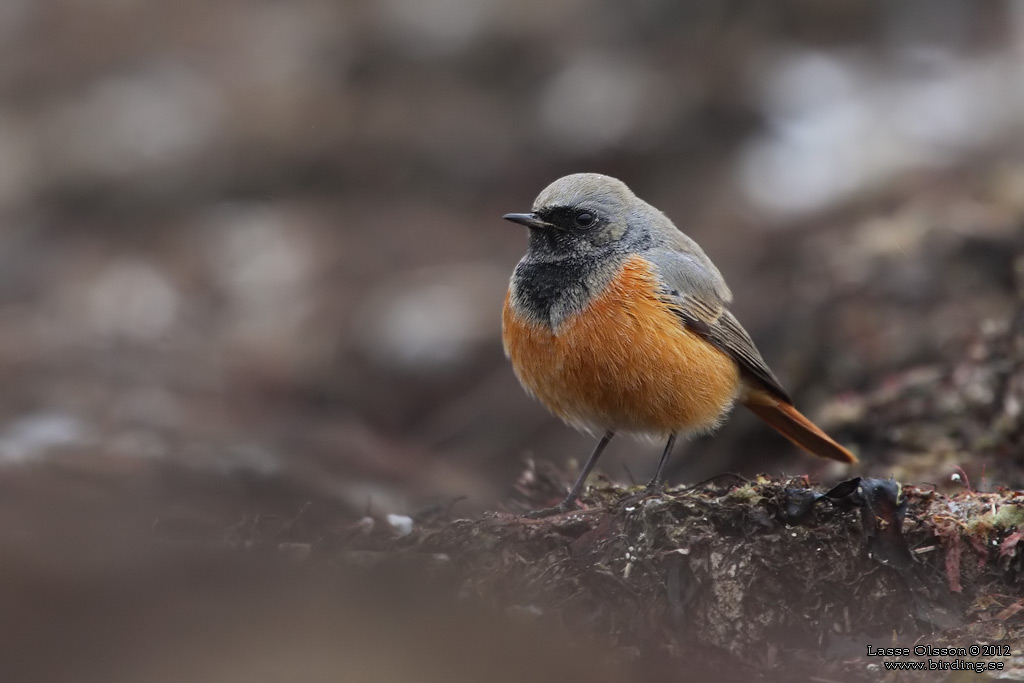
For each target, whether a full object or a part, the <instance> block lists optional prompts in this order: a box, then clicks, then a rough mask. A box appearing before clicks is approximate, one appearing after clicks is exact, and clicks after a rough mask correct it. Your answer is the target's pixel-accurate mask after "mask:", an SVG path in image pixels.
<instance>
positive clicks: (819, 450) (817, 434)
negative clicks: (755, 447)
mask: <svg viewBox="0 0 1024 683" xmlns="http://www.w3.org/2000/svg"><path fill="white" fill-rule="evenodd" d="M743 404H744V405H745V406H746V407H747V408H749V409H750V411H751V412H753V413H754V414H755V415H757V416H758V417H759V418H761V419H762V420H764V421H765V422H767V423H768V424H769V425H770V426H771V427H772V428H774V429H775V430H776V431H777V432H779V433H780V434H782V435H783V436H784V437H786V438H787V439H789V440H790V441H792V442H793V443H795V444H796V445H797V446H799V447H800V448H803V449H804V450H805V451H807V452H808V453H810V454H812V455H816V456H818V457H819V458H829V459H830V460H838V461H839V462H845V463H853V462H857V458H856V456H854V454H853V453H851V452H850V451H848V450H846V449H845V448H843V447H842V446H840V445H839V444H838V443H836V442H835V441H833V440H832V438H831V437H829V435H828V434H826V433H825V432H823V431H821V429H819V428H818V426H817V425H815V424H814V423H813V422H811V421H810V420H808V419H807V418H806V417H804V415H803V414H802V413H801V412H800V411H799V410H797V409H796V408H794V407H793V406H792V405H790V404H789V403H786V402H785V401H780V400H779V399H776V398H774V397H772V396H769V395H767V394H763V393H760V392H758V393H757V394H754V395H752V396H750V397H748V398H747V400H745V401H744V402H743Z"/></svg>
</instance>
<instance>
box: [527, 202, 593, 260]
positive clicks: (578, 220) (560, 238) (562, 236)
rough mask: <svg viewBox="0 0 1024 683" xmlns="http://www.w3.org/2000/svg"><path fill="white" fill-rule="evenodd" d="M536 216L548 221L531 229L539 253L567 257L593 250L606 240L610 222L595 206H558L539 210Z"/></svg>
mask: <svg viewBox="0 0 1024 683" xmlns="http://www.w3.org/2000/svg"><path fill="white" fill-rule="evenodd" d="M536 216H537V218H539V219H541V220H542V221H544V223H545V225H544V226H543V227H531V228H530V246H531V248H532V249H533V250H535V251H536V252H541V253H545V252H546V253H549V254H553V255H555V256H557V257H559V258H564V257H569V256H576V255H581V254H583V253H593V251H594V249H595V248H596V247H598V245H599V244H602V243H604V242H606V239H605V237H604V236H603V235H602V233H603V232H604V231H603V230H602V228H603V227H604V226H606V221H605V220H604V219H603V218H602V216H601V214H599V213H598V212H597V211H595V210H593V209H588V208H585V207H568V206H555V207H551V208H545V209H541V210H539V211H537V212H536ZM602 246H603V244H602Z"/></svg>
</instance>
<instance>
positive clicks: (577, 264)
mask: <svg viewBox="0 0 1024 683" xmlns="http://www.w3.org/2000/svg"><path fill="white" fill-rule="evenodd" d="M587 272H588V271H587V265H586V261H584V259H582V258H563V259H558V260H557V261H534V260H523V261H520V262H519V265H518V266H516V271H515V304H516V306H517V307H519V308H520V309H521V310H522V311H523V312H525V313H527V314H528V315H529V316H530V317H531V318H534V319H535V320H542V321H545V322H549V323H550V322H553V319H554V318H557V317H560V316H561V315H564V314H565V313H568V312H569V311H568V310H566V309H569V308H572V307H573V305H574V304H576V303H581V302H582V301H583V300H585V299H586V296H587V294H588V290H589V288H588V286H587V278H586V275H587Z"/></svg>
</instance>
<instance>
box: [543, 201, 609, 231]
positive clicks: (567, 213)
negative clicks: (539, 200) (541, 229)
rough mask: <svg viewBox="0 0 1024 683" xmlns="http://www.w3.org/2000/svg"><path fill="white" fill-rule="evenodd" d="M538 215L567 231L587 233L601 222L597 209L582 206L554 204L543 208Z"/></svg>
mask: <svg viewBox="0 0 1024 683" xmlns="http://www.w3.org/2000/svg"><path fill="white" fill-rule="evenodd" d="M537 215H538V216H540V217H541V218H542V219H544V221H545V222H547V223H550V224H551V225H553V226H555V228H559V229H561V230H564V231H566V232H575V233H586V232H589V231H591V230H593V229H594V228H597V227H598V226H599V225H600V224H601V222H602V221H601V217H600V216H599V215H598V213H597V212H596V211H592V210H590V209H587V208H580V207H567V206H554V207H551V208H549V209H542V210H540V211H538V212H537Z"/></svg>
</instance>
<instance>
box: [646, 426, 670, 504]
mask: <svg viewBox="0 0 1024 683" xmlns="http://www.w3.org/2000/svg"><path fill="white" fill-rule="evenodd" d="M675 445H676V435H675V434H669V437H668V442H667V443H666V444H665V450H664V452H662V454H661V462H659V463H658V471H657V472H655V473H654V479H651V481H650V483H648V484H647V492H648V493H653V492H655V491H660V490H661V480H662V479H663V478H664V476H665V465H667V464H668V456H670V455H672V447H673V446H675Z"/></svg>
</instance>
